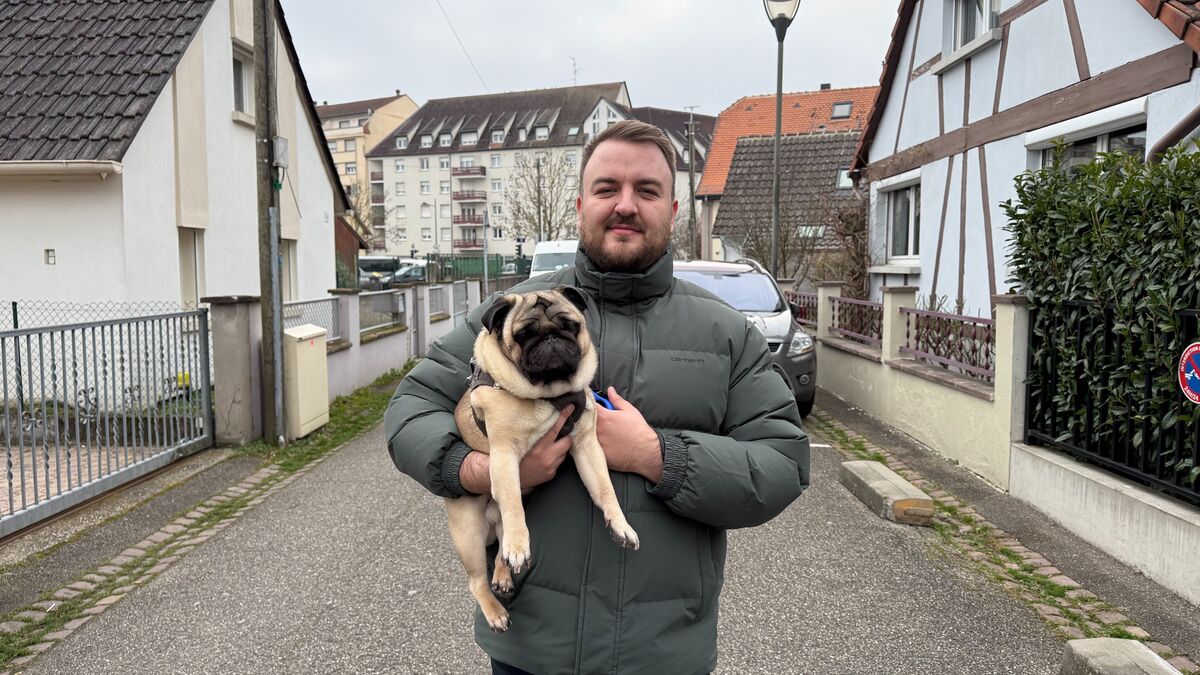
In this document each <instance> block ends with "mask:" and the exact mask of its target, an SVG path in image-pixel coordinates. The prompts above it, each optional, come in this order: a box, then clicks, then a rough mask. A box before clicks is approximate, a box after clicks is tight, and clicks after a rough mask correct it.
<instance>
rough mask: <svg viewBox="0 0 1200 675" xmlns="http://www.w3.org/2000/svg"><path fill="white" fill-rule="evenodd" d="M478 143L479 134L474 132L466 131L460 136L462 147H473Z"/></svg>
mask: <svg viewBox="0 0 1200 675" xmlns="http://www.w3.org/2000/svg"><path fill="white" fill-rule="evenodd" d="M478 142H479V133H478V132H475V131H466V132H463V135H462V144H463V145H475V144H476V143H478Z"/></svg>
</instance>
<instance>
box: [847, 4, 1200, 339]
mask: <svg viewBox="0 0 1200 675" xmlns="http://www.w3.org/2000/svg"><path fill="white" fill-rule="evenodd" d="M1198 15H1200V12H1198V11H1197V10H1196V9H1194V8H1192V7H1191V6H1190V3H1188V5H1185V4H1183V3H1179V2H1176V1H1175V0H1172V1H1171V2H1166V3H1164V2H1161V1H1160V0H1154V1H1153V2H1151V1H1142V0H1086V1H1083V0H903V2H901V4H900V10H899V17H898V20H897V22H896V27H895V30H894V31H893V34H892V44H891V47H890V49H889V50H888V54H887V58H886V61H885V66H884V73H883V77H882V79H881V83H880V84H881V87H880V90H879V95H878V99H877V101H876V105H875V108H874V110H873V111H872V114H871V117H870V120H869V121H868V124H867V128H866V130H865V132H864V134H863V138H862V141H861V143H860V145H859V148H858V152H857V156H856V158H855V164H854V167H853V168H854V169H855V170H856V171H859V172H861V173H862V175H863V176H864V177H865V178H866V180H867V181H868V182H869V185H870V193H871V241H872V247H873V251H874V257H875V265H874V266H873V267H872V268H871V272H872V284H871V285H872V293H873V295H874V296H875V297H876V298H878V295H879V288H880V287H881V286H900V285H903V286H909V285H913V286H918V287H919V288H920V292H921V295H922V296H924V297H925V298H927V299H928V298H931V297H933V298H938V299H941V300H942V302H943V304H942V306H943V307H945V308H948V309H954V308H956V307H957V308H960V311H961V312H962V313H966V314H972V315H976V316H988V315H990V313H991V309H992V296H993V295H996V294H997V293H1004V292H1006V291H1007V290H1008V287H1007V285H1006V283H1005V279H1006V278H1007V277H1008V273H1007V269H1006V259H1007V256H1006V249H1007V246H1008V237H1007V234H1006V232H1005V231H1004V225H1005V222H1006V221H1005V216H1004V212H1003V210H1002V208H1001V206H1000V204H1001V203H1002V202H1004V201H1006V200H1008V199H1010V198H1012V197H1014V195H1015V190H1014V188H1013V178H1014V176H1016V175H1017V174H1019V173H1021V172H1022V171H1025V170H1027V169H1035V168H1038V167H1040V166H1041V164H1042V162H1043V161H1046V159H1047V158H1048V153H1046V152H1044V151H1045V150H1046V149H1047V148H1050V147H1051V146H1052V145H1053V143H1054V142H1055V140H1056V139H1062V140H1064V141H1066V142H1068V143H1070V144H1071V146H1070V148H1069V152H1070V155H1071V156H1072V157H1073V158H1074V159H1075V161H1079V160H1086V159H1088V158H1090V157H1092V156H1094V155H1095V153H1096V152H1098V151H1104V150H1109V149H1118V148H1119V149H1125V150H1129V151H1132V152H1139V153H1143V154H1146V153H1149V152H1151V151H1152V150H1153V149H1154V148H1155V147H1156V145H1157V144H1159V143H1160V142H1163V143H1164V144H1167V145H1170V144H1174V143H1175V142H1178V141H1179V140H1181V139H1182V138H1183V136H1185V135H1186V134H1187V133H1189V132H1191V129H1188V128H1186V125H1185V126H1183V127H1180V128H1176V127H1177V125H1178V124H1179V123H1180V121H1181V120H1183V119H1184V118H1185V117H1187V116H1188V113H1189V111H1192V110H1193V109H1194V108H1196V106H1197V104H1198V103H1200V77H1198V76H1197V74H1196V71H1195V68H1194V63H1195V59H1196V50H1200V25H1196V24H1194V21H1195V20H1196V18H1197V16H1198ZM1181 41H1182V42H1181ZM1193 126H1194V125H1193ZM935 303H936V301H935Z"/></svg>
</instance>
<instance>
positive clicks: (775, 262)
mask: <svg viewBox="0 0 1200 675" xmlns="http://www.w3.org/2000/svg"><path fill="white" fill-rule="evenodd" d="M799 8H800V0H763V9H765V10H766V11H767V20H768V21H770V22H771V25H772V26H775V37H776V38H777V39H778V40H779V66H778V68H776V71H775V72H776V79H775V172H774V173H775V189H774V198H773V199H774V207H773V209H772V211H771V276H773V277H775V278H777V279H778V278H779V135H780V133H781V129H782V127H783V38H784V36H785V35H787V29H788V26H790V25H792V19H794V18H796V10H797V9H799Z"/></svg>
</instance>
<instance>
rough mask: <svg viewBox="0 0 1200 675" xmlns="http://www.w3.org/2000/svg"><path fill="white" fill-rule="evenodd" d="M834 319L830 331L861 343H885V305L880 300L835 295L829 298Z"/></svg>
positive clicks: (875, 346) (879, 345) (876, 345)
mask: <svg viewBox="0 0 1200 675" xmlns="http://www.w3.org/2000/svg"><path fill="white" fill-rule="evenodd" d="M829 306H830V310H831V311H832V312H833V313H832V319H833V321H832V322H831V323H830V328H829V330H830V332H832V333H833V334H835V335H838V336H840V337H844V338H846V339H848V340H853V341H854V342H858V343H860V344H864V345H867V346H869V347H874V348H875V349H879V348H881V346H882V345H883V305H882V304H880V303H878V302H867V301H866V300H855V299H854V298H839V297H833V298H830V299H829Z"/></svg>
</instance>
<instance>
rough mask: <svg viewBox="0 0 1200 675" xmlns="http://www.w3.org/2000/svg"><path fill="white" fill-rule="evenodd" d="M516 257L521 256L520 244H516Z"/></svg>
mask: <svg viewBox="0 0 1200 675" xmlns="http://www.w3.org/2000/svg"><path fill="white" fill-rule="evenodd" d="M517 257H518V258H520V257H522V256H521V245H520V244H517Z"/></svg>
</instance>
